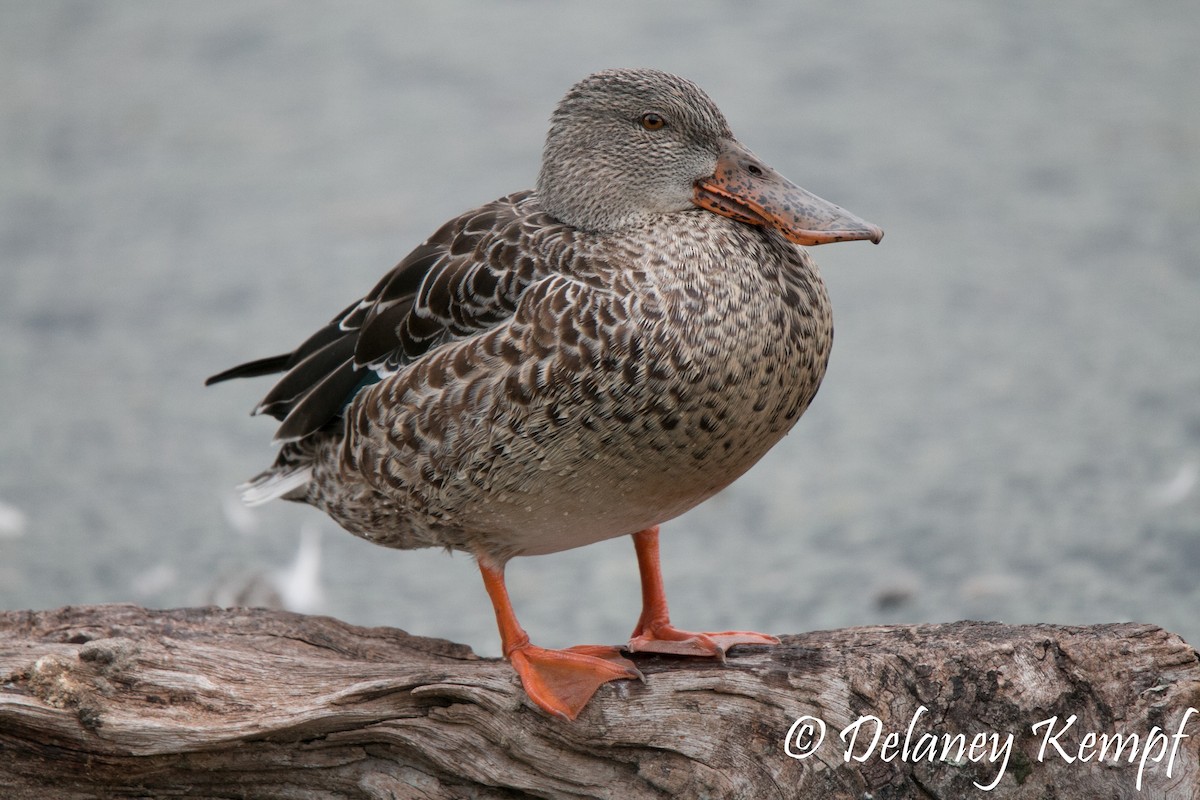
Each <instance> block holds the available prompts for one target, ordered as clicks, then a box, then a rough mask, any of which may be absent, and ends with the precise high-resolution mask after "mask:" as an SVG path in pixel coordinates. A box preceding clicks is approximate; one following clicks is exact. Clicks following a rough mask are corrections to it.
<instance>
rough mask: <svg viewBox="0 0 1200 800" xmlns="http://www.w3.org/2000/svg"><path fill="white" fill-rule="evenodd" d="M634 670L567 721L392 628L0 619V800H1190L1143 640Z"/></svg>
mask: <svg viewBox="0 0 1200 800" xmlns="http://www.w3.org/2000/svg"><path fill="white" fill-rule="evenodd" d="M635 660H636V661H637V663H638V664H639V666H640V667H641V668H642V670H643V671H644V672H645V674H646V678H647V680H646V683H644V684H641V683H630V682H621V683H616V684H609V685H608V686H605V687H603V688H602V689H601V690H600V692H598V693H597V695H596V697H595V698H594V699H593V701H592V703H591V704H590V705H589V706H588V708H587V709H585V710H584V712H583V714H582V715H581V716H580V718H579V720H578V721H576V722H574V723H567V722H563V721H561V720H557V719H552V718H550V717H548V716H547V715H546V714H544V713H542V712H541V711H539V710H538V709H537V708H535V707H534V706H532V705H531V704H530V703H529V702H528V701H527V700H526V699H525V697H524V696H523V694H522V693H521V690H520V687H519V685H518V683H517V680H516V678H515V676H514V675H513V673H512V671H511V670H510V669H509V668H508V666H507V665H505V664H504V663H503V662H500V661H496V660H489V659H480V658H478V657H476V656H475V655H474V654H473V653H472V652H471V651H470V650H469V649H468V648H467V647H465V646H462V645H457V644H452V643H450V642H446V641H441V640H437V639H424V638H417V637H412V636H408V635H406V634H404V633H403V632H401V631H398V630H393V629H387V628H371V629H366V628H356V627H353V626H351V625H346V624H344V623H341V622H338V621H336V620H332V619H328V618H322V617H305V616H300V615H296V614H290V613H285V612H276V611H265V610H244V609H232V610H222V609H215V608H203V609H182V610H175V611H147V610H144V609H141V608H137V607H133V606H101V607H88V608H65V609H60V610H57V611H45V612H9V613H3V614H0V797H3V798H26V797H36V798H42V797H54V798H84V797H87V798H92V797H111V796H120V797H129V796H133V797H179V796H187V797H271V798H317V797H321V798H326V797H370V798H383V797H386V798H443V797H445V798H468V797H469V798H493V797H495V798H501V797H502V798H515V797H526V796H533V797H611V798H641V797H654V798H676V797H683V798H700V797H714V798H726V797H746V798H773V797H782V798H791V797H806V798H866V797H874V798H908V797H913V798H931V797H937V798H964V797H993V798H1009V797H1030V798H1032V797H1037V798H1043V797H1044V798H1049V797H1054V798H1126V797H1130V798H1132V797H1147V798H1151V797H1162V798H1191V797H1196V796H1198V795H1200V746H1198V745H1200V714H1197V713H1195V712H1193V711H1191V710H1190V709H1192V708H1196V707H1200V662H1198V661H1197V654H1196V652H1195V651H1194V650H1193V649H1192V648H1191V647H1189V646H1188V645H1187V644H1185V643H1184V642H1183V641H1182V640H1181V639H1180V638H1179V637H1177V636H1174V635H1172V634H1169V633H1166V632H1165V631H1162V630H1160V629H1158V628H1155V627H1153V626H1149V625H1137V624H1122V625H1100V626H1094V627H1084V628H1073V627H1062V626H1052V625H1027V626H1007V625H1000V624H995V623H968V622H964V623H955V624H947V625H919V626H911V627H875V628H854V629H848V630H839V631H819V632H814V633H807V634H802V635H798V636H786V637H784V638H783V644H782V646H780V647H775V648H770V649H767V648H746V649H744V650H742V651H741V652H739V651H738V650H735V651H734V652H733V653H731V654H730V658H729V660H728V662H727V663H725V664H723V665H722V664H717V663H709V662H705V661H700V660H694V659H683V658H666V657H659V656H649V657H640V656H636V657H635ZM1073 717H1074V718H1075V719H1074V722H1073V723H1070V724H1069V723H1068V720H1070V719H1071V718H1073ZM822 729H823V735H822ZM843 731H844V732H845V735H844V736H843V735H842V733H843ZM877 732H878V734H879V735H878V736H876V733H877ZM1118 734H1119V738H1118V737H1117V735H1118ZM1010 735H1011V737H1012V738H1011V740H1010V739H1009V737H1010ZM1118 746H1119V747H1120V749H1119V750H1118ZM1102 749H1103V752H1102ZM805 753H810V755H809V756H808V757H804V758H801V757H800V756H803V755H804V754H805ZM847 753H848V755H849V760H848V761H847V760H846V755H847ZM1168 771H1169V772H1170V774H1168ZM1139 780H1140V789H1139ZM993 785H994V788H993V789H992V790H991V791H985V790H983V789H981V788H978V787H979V786H985V787H986V786H993Z"/></svg>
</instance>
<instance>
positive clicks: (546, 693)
mask: <svg viewBox="0 0 1200 800" xmlns="http://www.w3.org/2000/svg"><path fill="white" fill-rule="evenodd" d="M508 660H509V661H510V662H511V663H512V666H513V669H514V670H516V672H517V675H518V676H520V678H521V685H522V686H523V687H524V688H525V693H526V694H527V695H529V699H530V700H532V701H533V702H534V703H536V704H537V705H538V706H539V707H541V708H543V709H545V710H546V711H548V712H549V713H551V714H554V715H556V716H559V717H563V718H564V719H569V720H573V719H575V718H576V717H577V716H579V712H580V711H582V710H583V707H584V706H586V705H587V703H588V700H590V699H591V698H592V695H593V694H595V693H596V690H597V689H599V688H600V687H601V686H603V685H604V684H606V683H608V682H609V681H617V680H642V681H644V680H645V676H643V675H642V673H641V672H640V671H639V670H638V668H637V667H636V666H634V664H633V662H632V661H630V660H628V659H627V658H624V657H622V656H621V653H620V651H619V650H618V649H617V648H615V647H606V646H603V645H579V646H577V647H569V648H567V649H566V650H547V649H546V648H544V647H537V646H536V645H532V644H526V645H524V646H521V647H517V648H516V649H514V650H512V651H511V652H509V654H508Z"/></svg>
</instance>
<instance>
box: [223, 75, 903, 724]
mask: <svg viewBox="0 0 1200 800" xmlns="http://www.w3.org/2000/svg"><path fill="white" fill-rule="evenodd" d="M882 236H883V232H882V231H881V230H880V229H879V228H877V227H876V226H874V225H871V224H869V223H867V222H864V221H863V220H861V219H859V218H858V217H855V216H854V215H852V214H850V213H849V212H847V211H845V210H844V209H842V208H839V207H838V206H835V205H833V204H832V203H829V202H827V201H825V200H822V199H821V198H819V197H816V196H815V195H813V194H811V193H809V192H807V191H805V190H804V189H801V188H800V187H798V186H796V185H795V184H793V183H791V182H789V181H788V180H786V179H785V178H783V177H782V176H781V175H780V174H779V173H777V172H776V171H775V170H773V169H771V168H770V167H769V166H767V165H766V164H764V163H763V162H762V161H760V160H759V159H758V158H757V157H756V156H755V155H754V154H753V153H751V152H750V151H749V150H748V149H746V148H745V147H744V146H743V145H742V144H741V143H739V142H738V141H737V139H735V138H734V136H733V134H732V133H731V132H730V130H729V125H728V124H727V123H726V121H725V117H724V116H722V114H721V112H720V111H719V110H718V109H717V107H716V105H714V104H713V102H712V100H710V99H709V98H708V96H707V95H705V94H704V92H703V91H701V90H700V89H699V88H698V87H697V86H696V85H695V84H693V83H691V82H689V81H687V80H684V79H682V78H679V77H676V76H674V75H669V74H666V73H663V72H659V71H655V70H649V69H617V70H608V71H604V72H598V73H596V74H594V75H590V76H588V77H587V78H584V79H583V80H582V81H580V82H579V83H578V84H576V85H575V86H574V87H572V88H571V90H570V91H568V92H567V94H566V96H565V97H564V98H563V99H562V101H561V102H560V103H559V105H558V107H557V109H556V110H555V111H554V114H553V116H552V118H551V122H550V132H549V134H548V135H547V137H546V146H545V150H544V153H543V158H542V167H541V173H540V174H539V176H538V180H537V188H536V189H535V190H532V191H522V192H517V193H515V194H511V195H508V196H507V197H502V198H500V199H499V200H496V201H495V202H493V203H489V204H487V205H485V206H482V207H480V208H477V209H475V210H473V211H468V212H467V213H465V214H463V215H461V216H459V217H457V218H455V219H452V220H450V221H449V222H447V223H446V224H445V225H443V226H442V227H441V229H439V230H438V231H437V232H436V233H435V234H433V236H431V237H430V238H429V239H428V240H427V241H426V242H425V243H424V244H422V245H420V246H419V247H418V248H417V249H416V250H414V251H413V252H411V253H410V254H409V255H408V256H407V257H406V258H405V259H404V260H403V261H401V262H400V263H399V265H397V266H396V267H395V268H394V269H393V270H392V271H391V272H389V273H388V274H387V275H385V276H384V277H383V279H382V280H380V281H379V283H378V284H377V285H376V286H375V288H374V289H372V290H371V292H370V293H368V294H367V295H366V297H364V298H363V299H362V300H360V301H358V302H355V303H353V304H352V305H350V306H349V307H348V308H346V309H345V310H344V311H342V313H340V314H338V315H337V316H336V317H334V319H333V321H332V322H330V323H329V324H328V325H326V326H325V327H324V328H322V329H320V330H319V331H317V332H316V333H315V334H314V335H313V336H311V337H310V338H309V339H308V340H307V341H305V342H304V343H303V344H301V345H300V346H299V347H298V348H296V349H295V350H294V351H292V352H291V353H286V354H284V355H279V356H275V357H272V358H265V359H261V360H258V361H253V362H250V363H247V364H243V365H241V366H238V367H234V368H233V369H230V370H227V371H226V372H222V373H221V374H219V375H214V376H213V377H212V378H209V380H208V383H210V384H211V383H216V382H218V381H222V380H226V379H228V378H243V377H251V376H258V375H267V374H271V373H278V372H282V373H285V374H284V376H283V377H282V378H281V379H280V380H279V382H278V383H277V384H276V385H275V387H274V388H273V389H272V390H271V392H270V393H269V394H268V395H267V396H266V398H264V399H263V401H262V403H260V404H259V405H258V407H257V408H256V409H255V411H254V413H261V414H269V415H271V416H273V417H276V418H277V419H279V420H281V421H282V424H281V426H280V428H279V432H278V435H277V441H278V442H280V443H281V444H282V449H281V451H280V453H279V457H278V459H277V460H276V461H275V464H274V466H272V467H271V468H270V469H268V470H266V471H265V472H263V473H262V474H260V475H258V476H257V477H256V478H254V479H252V480H251V481H250V482H249V483H247V484H245V486H244V487H243V489H244V497H245V499H246V501H247V502H250V503H261V502H265V501H267V500H270V499H272V498H284V499H287V500H295V501H299V502H303V503H308V504H310V505H313V506H316V507H318V508H320V509H322V510H324V511H325V512H326V513H328V514H329V515H330V516H331V517H333V519H334V520H336V521H337V522H338V523H339V524H340V525H341V526H342V527H344V528H346V529H347V530H348V531H350V532H351V533H354V534H356V535H358V536H361V537H362V538H364V539H367V540H368V541H372V542H375V543H376V544H380V545H384V546H385V547H395V548H401V549H408V548H416V547H445V548H450V549H453V550H461V551H463V552H466V553H470V554H471V555H473V556H474V557H475V559H476V561H477V562H478V565H479V569H480V571H481V572H482V573H483V581H484V585H485V586H486V588H487V591H488V594H489V595H490V597H491V600H492V604H493V606H494V607H495V613H496V620H497V623H498V625H499V628H500V636H501V640H502V642H503V648H504V655H505V656H506V657H507V658H508V659H509V661H510V662H511V663H512V666H513V668H514V669H515V670H516V672H517V674H518V675H519V676H520V679H521V682H522V684H523V686H524V688H525V691H526V692H527V694H528V695H529V697H530V698H531V699H532V700H533V702H535V703H536V704H537V705H539V706H541V707H542V708H543V709H545V710H546V711H548V712H550V713H552V714H557V715H560V716H563V717H566V718H570V719H574V718H575V716H576V715H577V714H578V713H579V712H580V710H581V709H582V708H583V707H584V705H585V704H586V703H587V702H588V700H589V699H590V698H591V696H592V695H593V693H594V692H595V691H596V690H597V689H598V688H599V687H600V686H601V685H603V684H604V683H606V682H608V681H611V680H618V679H625V678H640V677H641V673H639V672H638V670H637V668H636V667H635V666H634V664H633V663H632V662H631V661H629V660H628V659H626V658H624V657H623V656H622V655H621V654H620V652H619V650H618V648H615V647H605V646H583V647H572V648H569V649H566V650H548V649H545V648H540V647H536V646H534V645H533V644H531V643H530V641H529V637H528V635H526V633H525V631H524V630H523V629H522V628H521V626H520V624H519V623H518V622H517V618H516V615H515V614H514V612H513V609H512V606H511V604H510V602H509V598H508V593H507V590H506V589H505V585H504V568H505V564H506V562H507V561H508V560H509V559H511V558H512V557H514V556H531V555H539V554H543V553H554V552H557V551H560V550H567V549H569V548H572V547H581V546H583V545H586V544H591V543H592V542H597V541H600V540H602V539H608V538H612V537H616V536H623V535H628V534H631V535H632V536H633V541H634V547H635V549H636V552H637V560H638V566H639V569H640V573H641V579H642V602H643V610H642V614H641V618H640V619H639V620H638V623H637V626H636V628H635V629H634V631H633V637H632V638H631V639H630V641H629V643H628V644H627V645H626V647H625V648H624V649H626V650H628V651H632V652H643V651H649V652H658V653H672V654H680V655H695V656H709V657H718V658H723V657H724V654H725V650H726V649H727V648H729V647H731V646H733V645H737V644H772V643H777V642H778V639H776V638H775V637H773V636H768V635H766V634H761V633H753V632H748V631H727V632H723V633H692V632H688V631H682V630H679V629H677V628H675V627H673V626H672V625H671V623H670V620H669V617H668V613H667V601H666V597H665V595H664V592H663V582H662V576H661V573H660V570H659V551H658V525H659V523H662V522H664V521H666V520H669V519H672V518H673V517H676V516H678V515H680V514H682V513H683V512H684V511H687V510H688V509H690V508H692V507H693V506H695V505H697V504H698V503H701V502H703V501H704V500H706V499H707V498H709V497H712V496H713V495H714V494H716V493H717V492H719V491H720V490H721V489H723V488H725V487H726V486H728V485H729V484H730V483H732V482H733V481H734V480H735V479H736V478H737V477H738V476H740V475H741V474H742V473H744V472H745V471H746V470H748V469H749V468H750V467H751V466H752V465H753V464H754V463H755V462H756V461H758V460H759V458H761V457H762V456H763V455H764V454H765V453H766V452H767V451H768V450H769V449H770V448H771V447H772V446H773V445H774V444H775V443H776V442H777V441H779V439H780V438H781V437H782V436H783V435H784V434H786V433H787V432H788V430H789V429H790V428H791V427H792V425H793V424H794V423H795V422H796V420H797V419H798V418H799V417H800V415H801V414H802V413H803V412H804V410H805V409H806V408H807V407H808V404H809V402H810V401H811V400H812V399H813V395H814V394H816V391H817V387H818V385H819V384H820V382H821V378H822V376H823V375H824V373H825V365H826V362H827V360H828V358H829V348H830V342H831V339H832V335H833V325H832V318H831V315H830V306H829V298H828V296H827V294H826V292H825V286H824V284H823V283H822V281H821V277H820V275H819V274H818V272H817V268H816V265H815V264H814V263H813V260H812V259H811V258H810V257H809V255H808V253H807V252H806V251H805V250H803V249H802V248H801V247H800V246H801V245H817V244H824V243H828V242H842V241H849V240H855V239H867V240H870V241H872V242H878V241H879V240H880V238H881V237H882Z"/></svg>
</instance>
